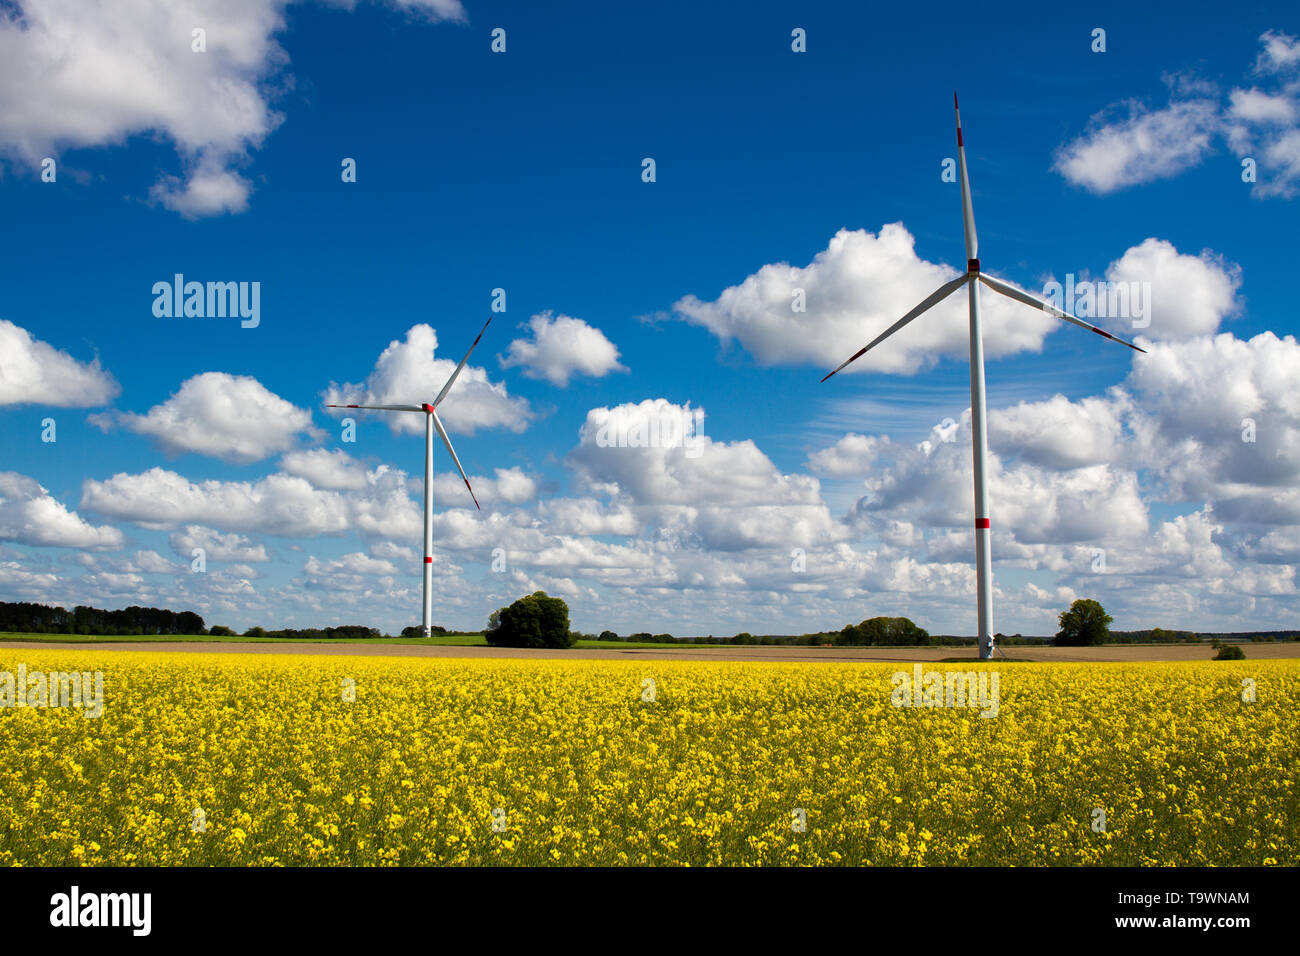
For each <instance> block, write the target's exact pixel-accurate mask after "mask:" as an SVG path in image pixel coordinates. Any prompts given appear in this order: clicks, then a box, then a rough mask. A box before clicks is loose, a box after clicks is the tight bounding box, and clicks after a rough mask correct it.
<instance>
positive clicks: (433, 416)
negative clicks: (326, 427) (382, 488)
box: [325, 317, 492, 637]
mask: <svg viewBox="0 0 1300 956" xmlns="http://www.w3.org/2000/svg"><path fill="white" fill-rule="evenodd" d="M491 322H492V319H491V318H490V317H489V318H488V320H487V322H484V323H483V330H482V332H479V334H478V338H475V339H474V342H473V344H471V345H470V347H469V352H466V353H465V357H464V358H463V359H461V360H460V364H459V365H457V366H456V371H454V372H452V373H451V378H449V379H447V384H446V385H444V386H443V387H442V391H441V392H439V393H438V397H437V398H435V399H434V400H433V402H432V403H425V404H423V405H326V406H325V407H326V408H364V409H370V410H371V411H376V412H424V636H425V637H428V636H429V633H430V629H431V627H432V622H431V621H430V615H431V612H432V610H433V431H434V429H435V428H436V429H437V430H438V435H439V436H440V437H441V438H442V443H443V444H444V445H446V446H447V451H449V452H450V453H451V460H452V461H454V462H455V463H456V470H457V471H459V472H460V477H461V478H462V479H464V482H465V487H466V488H469V496H470V497H471V498H473V499H474V507H475V508H478V509H479V510H480V511H482V510H483V509H482V508H481V507H480V506H479V503H478V498H477V497H476V496H475V494H474V489H473V488H470V485H469V478H467V477H466V476H465V469H464V468H462V467H461V466H460V459H459V458H457V457H456V449H454V448H452V447H451V439H450V438H448V437H447V429H445V428H443V427H442V420H441V419H440V418H438V412H437V408H438V405H439V404H440V403H441V402H442V400H443V399H444V398H446V397H447V393H448V392H449V391H451V386H452V383H453V382H455V381H456V376H457V375H459V374H460V370H461V369H463V368H464V367H465V363H466V362H468V361H469V357H470V353H471V352H473V351H474V346H476V345H478V343H479V339H481V338H483V332H486V331H487V327H488V325H489V324H490V323H491Z"/></svg>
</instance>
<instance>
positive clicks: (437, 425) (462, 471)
mask: <svg viewBox="0 0 1300 956" xmlns="http://www.w3.org/2000/svg"><path fill="white" fill-rule="evenodd" d="M466 357H467V358H468V356H466ZM429 415H430V416H432V418H433V427H434V428H436V429H438V434H439V435H441V436H442V443H443V444H444V445H446V446H447V451H449V452H451V460H452V461H454V462H455V463H456V470H457V471H459V472H460V477H461V480H462V481H464V482H465V487H466V488H469V496H470V497H471V498H473V499H474V507H475V508H478V510H479V511H482V510H483V507H482V506H481V505H480V504H479V503H478V498H477V497H476V496H475V494H474V489H473V488H470V487H469V479H468V478H466V477H465V469H464V468H462V467H461V466H460V459H459V458H457V457H456V449H454V448H452V447H451V439H450V438H448V437H447V429H445V428H443V427H442V420H441V419H440V418H438V413H437V412H435V411H433V410H432V409H430V410H429Z"/></svg>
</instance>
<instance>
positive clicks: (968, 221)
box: [952, 91, 980, 260]
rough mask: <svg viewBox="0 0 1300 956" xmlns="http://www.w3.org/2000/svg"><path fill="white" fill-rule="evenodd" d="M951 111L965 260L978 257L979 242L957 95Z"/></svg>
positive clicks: (953, 97)
mask: <svg viewBox="0 0 1300 956" xmlns="http://www.w3.org/2000/svg"><path fill="white" fill-rule="evenodd" d="M952 110H953V112H954V113H956V114H957V164H958V166H959V167H960V168H961V221H962V225H963V227H964V228H965V230H966V258H967V260H970V259H978V258H979V257H980V241H979V237H978V236H976V235H975V209H974V207H973V206H972V205H971V199H970V177H969V176H968V175H967V174H966V144H965V143H963V142H962V138H961V110H960V109H958V108H957V93H956V92H955V91H954V92H953V94H952Z"/></svg>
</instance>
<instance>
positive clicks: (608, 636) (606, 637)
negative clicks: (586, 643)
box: [597, 631, 620, 641]
mask: <svg viewBox="0 0 1300 956" xmlns="http://www.w3.org/2000/svg"><path fill="white" fill-rule="evenodd" d="M597 640H601V641H617V640H620V638H619V636H618V635H617V634H615V633H614V632H613V631H601V632H600V637H599V638H597Z"/></svg>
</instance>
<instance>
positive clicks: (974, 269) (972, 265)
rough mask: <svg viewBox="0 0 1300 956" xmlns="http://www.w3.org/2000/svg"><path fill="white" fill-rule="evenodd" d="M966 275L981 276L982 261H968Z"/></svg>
mask: <svg viewBox="0 0 1300 956" xmlns="http://www.w3.org/2000/svg"><path fill="white" fill-rule="evenodd" d="M966 274H967V275H968V276H977V275H979V274H980V261H979V260H978V259H967V260H966Z"/></svg>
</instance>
